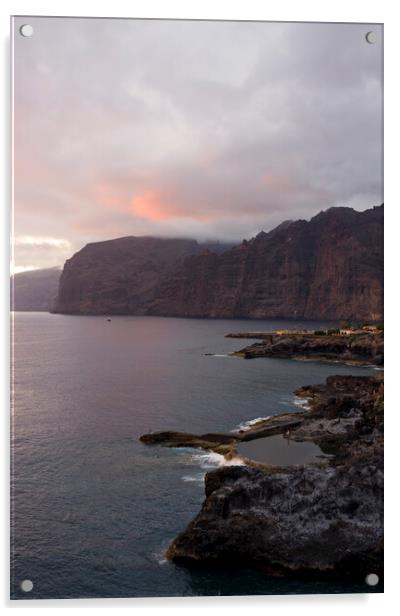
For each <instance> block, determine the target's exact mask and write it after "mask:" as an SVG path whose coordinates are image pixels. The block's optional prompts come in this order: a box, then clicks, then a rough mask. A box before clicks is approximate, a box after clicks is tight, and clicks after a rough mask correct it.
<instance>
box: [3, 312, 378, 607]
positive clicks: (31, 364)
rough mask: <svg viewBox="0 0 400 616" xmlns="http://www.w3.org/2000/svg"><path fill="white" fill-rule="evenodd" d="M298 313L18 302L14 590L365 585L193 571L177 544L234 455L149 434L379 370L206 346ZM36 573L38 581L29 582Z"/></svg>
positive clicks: (80, 592) (272, 405) (233, 417)
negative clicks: (171, 549) (150, 312)
mask: <svg viewBox="0 0 400 616" xmlns="http://www.w3.org/2000/svg"><path fill="white" fill-rule="evenodd" d="M318 325H320V324H318ZM285 326H290V327H295V326H296V323H293V322H291V323H285V322H282V321H279V322H278V321H269V322H260V321H257V323H256V324H254V323H251V322H250V323H249V322H248V321H227V320H216V321H212V320H196V319H190V320H185V319H163V318H152V317H149V318H147V317H143V318H142V317H112V320H111V322H108V321H107V319H106V318H104V317H73V316H62V315H50V314H47V313H15V314H14V333H15V335H14V345H13V348H14V358H13V360H14V361H13V366H14V368H13V385H14V394H13V396H14V400H13V402H14V403H13V419H12V424H13V441H12V451H13V459H12V596H13V597H14V598H18V599H20V598H57V597H59V598H62V597H123V596H128V597H135V596H176V595H215V594H221V595H232V594H252V593H253V594H271V593H297V592H342V591H344V592H346V591H348V592H350V591H353V592H354V591H365V590H366V589H365V588H364V585H362V584H360V585H359V586H357V585H356V584H355V583H354V581H341V582H340V584H339V583H338V584H333V583H329V584H328V583H326V582H318V583H316V582H315V581H314V582H311V581H310V582H304V581H298V580H282V579H280V580H276V579H273V578H267V577H264V576H261V575H260V574H256V573H254V572H251V571H236V572H231V571H229V572H228V571H225V572H224V571H220V572H216V571H191V570H189V569H187V568H185V567H178V566H176V565H174V564H172V563H170V562H166V561H165V559H164V558H163V550H164V549H165V548H166V547H167V546H168V544H169V542H170V541H171V540H172V539H173V538H174V537H175V536H176V535H177V534H178V533H179V532H180V531H182V530H183V529H184V528H185V527H186V525H187V524H188V523H189V522H190V520H191V519H192V518H193V517H194V515H195V514H196V513H197V512H198V511H199V509H200V506H201V503H202V501H203V476H204V473H205V472H206V470H207V469H209V468H212V467H215V465H216V464H218V463H219V461H220V460H219V459H218V456H209V457H207V454H205V453H200V452H198V451H197V452H196V451H193V450H190V449H187V450H173V449H163V448H151V447H146V446H145V445H142V444H141V443H140V442H139V441H138V438H139V436H140V435H141V434H143V433H145V432H149V431H150V430H166V429H172V430H174V429H177V430H182V431H190V432H202V431H209V430H212V431H214V430H231V429H233V428H235V427H236V426H237V425H238V424H239V423H241V422H243V421H245V420H249V419H252V418H255V417H265V416H268V415H272V414H276V413H281V412H283V411H286V412H287V411H290V410H293V411H294V410H297V407H296V406H295V405H294V401H293V393H292V392H293V390H294V389H295V388H296V387H299V386H300V385H305V384H310V383H319V382H322V381H324V379H325V378H326V377H327V376H328V375H329V374H333V373H341V374H349V373H353V374H367V373H368V372H369V369H365V368H354V367H346V366H339V365H327V364H318V363H314V362H295V361H290V360H276V359H275V360H269V359H258V360H250V361H249V360H243V359H239V358H233V357H226V356H222V357H209V356H205V355H204V353H219V354H221V355H223V354H224V353H227V352H230V351H233V350H237V349H238V348H240V347H242V346H243V345H244V344H243V343H246V341H243V340H234V339H228V338H224V334H225V333H228V332H231V331H243V330H249V329H265V330H267V329H271V328H273V329H275V328H277V327H279V328H282V327H285ZM308 326H310V324H308ZM311 326H313V325H312V324H311ZM24 579H30V580H32V581H33V584H34V587H33V590H32V592H30V593H24V592H22V591H21V590H20V583H21V581H22V580H24Z"/></svg>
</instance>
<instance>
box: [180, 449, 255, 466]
mask: <svg viewBox="0 0 400 616" xmlns="http://www.w3.org/2000/svg"><path fill="white" fill-rule="evenodd" d="M192 460H193V462H195V463H196V464H200V466H201V468H204V469H205V470H207V469H210V468H218V467H220V466H243V464H244V462H243V460H242V459H241V458H239V457H237V458H232V459H231V460H226V458H225V457H224V456H222V455H221V454H220V453H215V452H214V451H207V452H203V453H195V454H193V456H192Z"/></svg>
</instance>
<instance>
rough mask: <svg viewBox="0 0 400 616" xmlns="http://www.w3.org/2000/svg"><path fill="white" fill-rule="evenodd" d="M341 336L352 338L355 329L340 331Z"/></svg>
mask: <svg viewBox="0 0 400 616" xmlns="http://www.w3.org/2000/svg"><path fill="white" fill-rule="evenodd" d="M339 334H340V335H341V336H351V334H354V330H353V329H340V330H339Z"/></svg>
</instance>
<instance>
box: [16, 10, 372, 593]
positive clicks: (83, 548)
mask: <svg viewBox="0 0 400 616" xmlns="http://www.w3.org/2000/svg"><path fill="white" fill-rule="evenodd" d="M12 35H13V115H14V178H13V181H14V196H15V199H14V221H15V225H14V234H13V264H12V265H13V272H12V274H13V275H12V290H13V293H12V308H13V312H12V327H13V341H12V344H13V347H12V359H13V371H12V387H13V389H12V391H13V395H12V477H11V480H12V517H11V525H12V529H11V532H12V549H11V571H12V575H11V586H12V587H11V596H12V598H13V599H37V598H43V599H47V598H77V597H158V596H182V595H196V596H197V595H252V594H257V595H270V594H289V593H290V594H293V593H299V594H300V593H350V592H351V593H353V592H356V593H363V592H382V590H383V570H382V535H383V525H382V513H383V512H382V480H383V476H382V454H383V414H382V410H383V322H382V319H383V299H382V289H383V249H382V241H383V205H382V202H383V196H382V195H383V186H382V153H381V152H382V46H383V28H382V26H381V25H379V24H343V23H341V24H331V23H330V24H324V23H318V24H317V23H315V24H314V23H267V22H265V23H262V22H207V21H179V20H178V21H172V20H171V21H163V20H134V19H94V18H87V19H78V18H51V17H46V18H45V17H30V16H29V17H15V18H13V20H12ZM249 359H252V361H248V360H249Z"/></svg>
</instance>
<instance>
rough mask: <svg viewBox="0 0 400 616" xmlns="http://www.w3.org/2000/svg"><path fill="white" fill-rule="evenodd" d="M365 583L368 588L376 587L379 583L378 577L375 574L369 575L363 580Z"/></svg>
mask: <svg viewBox="0 0 400 616" xmlns="http://www.w3.org/2000/svg"><path fill="white" fill-rule="evenodd" d="M365 582H366V584H368V586H376V585H377V584H378V582H379V576H377V575H376V573H369V574H368V575H367V577H366V578H365Z"/></svg>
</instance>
